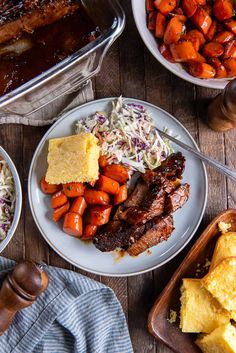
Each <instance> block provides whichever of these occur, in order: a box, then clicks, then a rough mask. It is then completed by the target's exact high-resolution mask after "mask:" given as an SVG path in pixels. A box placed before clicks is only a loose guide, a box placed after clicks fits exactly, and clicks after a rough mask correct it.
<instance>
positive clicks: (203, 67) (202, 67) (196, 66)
mask: <svg viewBox="0 0 236 353" xmlns="http://www.w3.org/2000/svg"><path fill="white" fill-rule="evenodd" d="M187 70H188V72H189V73H190V75H192V76H194V77H198V78H206V79H207V78H213V77H214V76H215V74H216V71H215V69H214V68H213V67H212V66H211V65H209V64H206V63H199V62H195V63H191V64H188V65H187Z"/></svg>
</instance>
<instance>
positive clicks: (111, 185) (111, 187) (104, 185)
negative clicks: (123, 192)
mask: <svg viewBox="0 0 236 353" xmlns="http://www.w3.org/2000/svg"><path fill="white" fill-rule="evenodd" d="M97 188H98V190H101V191H105V192H107V193H108V194H112V195H116V194H118V192H119V190H120V185H119V183H118V182H117V181H115V180H113V179H111V178H108V177H106V176H104V175H100V176H99V179H98V185H97Z"/></svg>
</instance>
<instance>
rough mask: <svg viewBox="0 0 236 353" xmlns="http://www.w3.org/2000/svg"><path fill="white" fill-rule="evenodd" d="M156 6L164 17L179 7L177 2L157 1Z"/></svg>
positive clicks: (168, 0) (169, 0)
mask: <svg viewBox="0 0 236 353" xmlns="http://www.w3.org/2000/svg"><path fill="white" fill-rule="evenodd" d="M154 5H155V7H156V8H157V10H159V11H160V12H161V13H162V14H163V15H165V16H166V15H168V14H169V13H170V12H171V11H173V10H174V8H175V7H176V5H177V1H176V0H156V1H154Z"/></svg>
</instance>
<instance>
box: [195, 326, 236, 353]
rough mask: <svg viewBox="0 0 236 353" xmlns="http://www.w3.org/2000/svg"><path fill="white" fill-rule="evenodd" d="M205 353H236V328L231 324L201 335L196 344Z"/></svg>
mask: <svg viewBox="0 0 236 353" xmlns="http://www.w3.org/2000/svg"><path fill="white" fill-rule="evenodd" d="M195 343H196V344H197V345H198V347H199V348H200V349H201V350H202V352H203V353H236V328H235V327H234V326H232V325H231V324H230V323H229V324H227V325H223V326H220V327H218V328H217V329H215V330H214V331H213V332H212V333H210V334H209V335H201V337H199V338H198V339H197V340H196V342H195Z"/></svg>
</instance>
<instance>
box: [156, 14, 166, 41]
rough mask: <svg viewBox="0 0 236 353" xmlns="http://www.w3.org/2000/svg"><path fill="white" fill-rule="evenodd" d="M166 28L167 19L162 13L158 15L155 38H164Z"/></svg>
mask: <svg viewBox="0 0 236 353" xmlns="http://www.w3.org/2000/svg"><path fill="white" fill-rule="evenodd" d="M165 28H166V17H165V16H164V15H163V14H162V13H161V12H158V13H157V18H156V30H155V37H157V38H163V37H164V33H165Z"/></svg>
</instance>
